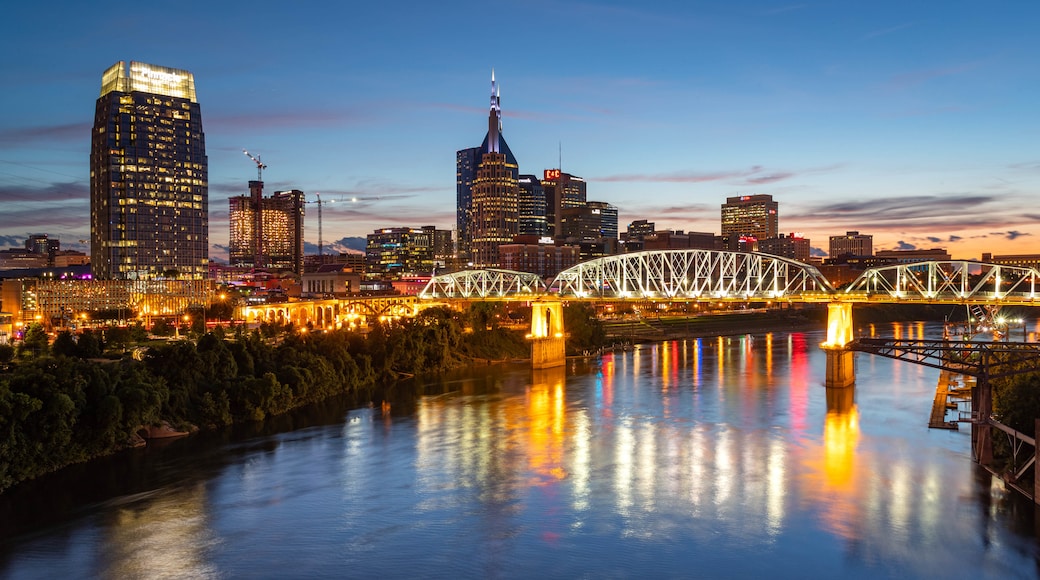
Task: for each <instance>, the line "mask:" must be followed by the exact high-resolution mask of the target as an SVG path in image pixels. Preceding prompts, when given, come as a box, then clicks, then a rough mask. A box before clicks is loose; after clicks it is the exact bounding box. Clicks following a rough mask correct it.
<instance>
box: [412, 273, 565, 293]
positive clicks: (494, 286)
mask: <svg viewBox="0 0 1040 580" xmlns="http://www.w3.org/2000/svg"><path fill="white" fill-rule="evenodd" d="M545 291H546V286H545V282H544V281H543V280H542V279H541V278H540V277H538V274H532V273H530V272H516V271H513V270H501V269H493V268H492V269H484V270H462V271H460V272H452V273H450V274H438V275H436V276H434V277H433V278H430V281H429V282H428V283H427V284H426V287H425V288H423V291H422V292H420V293H419V298H421V299H424V300H429V299H437V298H474V299H483V298H504V297H508V296H516V295H527V294H530V295H540V294H544V293H545Z"/></svg>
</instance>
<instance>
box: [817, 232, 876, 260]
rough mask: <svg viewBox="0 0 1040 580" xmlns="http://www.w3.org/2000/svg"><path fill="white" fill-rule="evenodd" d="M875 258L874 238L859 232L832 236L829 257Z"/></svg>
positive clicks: (828, 251)
mask: <svg viewBox="0 0 1040 580" xmlns="http://www.w3.org/2000/svg"><path fill="white" fill-rule="evenodd" d="M845 255H849V256H873V255H874V236H872V235H869V234H861V233H859V232H845V235H844V236H831V237H830V245H829V247H828V249H827V256H828V257H830V258H837V257H838V256H845Z"/></svg>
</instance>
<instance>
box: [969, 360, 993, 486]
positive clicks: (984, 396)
mask: <svg viewBox="0 0 1040 580" xmlns="http://www.w3.org/2000/svg"><path fill="white" fill-rule="evenodd" d="M992 414H993V387H991V386H990V384H989V381H988V380H987V379H986V377H985V376H982V377H979V378H978V379H977V380H976V381H975V386H974V387H972V389H971V415H972V421H971V455H972V458H973V459H974V460H975V462H976V463H978V464H979V465H982V466H984V467H989V466H991V465H992V464H993V427H992V426H991V425H990V424H989V418H990V415H992Z"/></svg>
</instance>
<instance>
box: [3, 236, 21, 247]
mask: <svg viewBox="0 0 1040 580" xmlns="http://www.w3.org/2000/svg"><path fill="white" fill-rule="evenodd" d="M25 240H26V238H24V237H22V236H0V248H24V247H25Z"/></svg>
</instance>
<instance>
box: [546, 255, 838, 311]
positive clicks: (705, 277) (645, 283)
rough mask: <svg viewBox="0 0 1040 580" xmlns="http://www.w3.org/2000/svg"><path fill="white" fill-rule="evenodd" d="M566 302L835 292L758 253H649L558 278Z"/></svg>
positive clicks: (812, 273) (555, 286)
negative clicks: (567, 299) (566, 299)
mask: <svg viewBox="0 0 1040 580" xmlns="http://www.w3.org/2000/svg"><path fill="white" fill-rule="evenodd" d="M550 289H551V290H553V291H556V292H558V293H559V294H560V296H564V297H577V298H587V297H598V298H650V299H655V298H666V299H712V300H714V299H740V300H774V299H780V298H784V297H788V296H792V295H796V294H797V295H803V296H804V295H807V294H821V295H824V296H829V295H830V294H832V293H833V292H834V289H833V288H832V287H831V285H830V283H829V282H828V281H827V279H826V278H825V277H824V276H823V275H822V274H821V273H820V272H819V270H817V269H816V268H814V267H813V266H811V265H809V264H805V263H802V262H798V261H796V260H791V259H787V258H781V257H779V256H773V255H769V254H762V253H758V252H731V251H721V250H652V251H644V252H633V253H631V254H620V255H616V256H605V257H602V258H597V259H594V260H590V261H588V262H582V263H581V264H578V265H576V266H573V267H571V268H568V269H567V270H564V271H563V272H560V274H559V275H557V276H556V279H555V280H553V283H552V284H551V285H550Z"/></svg>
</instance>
